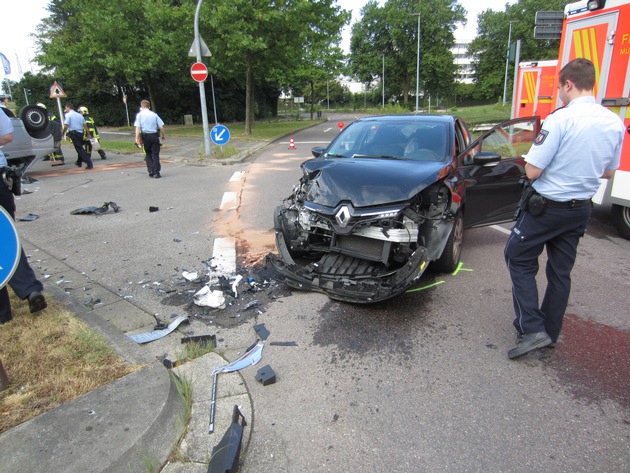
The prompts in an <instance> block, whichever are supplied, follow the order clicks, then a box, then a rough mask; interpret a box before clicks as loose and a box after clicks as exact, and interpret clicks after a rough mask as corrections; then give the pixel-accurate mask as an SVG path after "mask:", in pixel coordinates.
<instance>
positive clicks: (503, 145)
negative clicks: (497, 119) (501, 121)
mask: <svg viewBox="0 0 630 473" xmlns="http://www.w3.org/2000/svg"><path fill="white" fill-rule="evenodd" d="M535 128H536V122H535V121H534V120H532V121H521V122H517V123H512V124H507V125H503V126H499V127H496V128H494V129H493V130H492V131H491V132H489V133H488V134H486V135H485V136H484V137H483V138H482V140H481V141H480V142H479V143H478V144H477V145H476V146H475V147H474V148H473V149H472V150H471V153H469V154H468V155H467V156H465V157H464V159H463V164H465V165H467V164H472V160H473V156H475V155H476V154H477V153H480V152H491V153H497V154H498V155H500V156H501V159H502V160H505V159H513V158H520V157H522V156H523V155H524V154H526V153H527V152H528V151H529V148H530V147H531V145H532V143H533V141H534V138H535Z"/></svg>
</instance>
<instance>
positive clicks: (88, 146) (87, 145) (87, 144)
mask: <svg viewBox="0 0 630 473" xmlns="http://www.w3.org/2000/svg"><path fill="white" fill-rule="evenodd" d="M78 110H79V113H80V114H81V115H83V118H84V119H85V125H86V126H87V129H88V130H89V133H90V135H91V136H92V138H95V139H96V140H97V141H98V140H99V139H100V138H101V137H100V136H99V135H98V130H97V129H96V124H95V123H94V118H92V117H91V116H90V112H89V111H88V109H87V107H85V106H81V107H79V108H78ZM83 148H84V149H85V152H86V153H87V154H88V156H89V157H90V159H91V158H92V141H91V140H90V138H89V137H88V134H87V133H84V134H83ZM96 151H97V152H98V154H99V156H100V157H101V159H107V155H106V154H105V151H103V149H102V148H101V147H100V144H99V146H98V149H97V150H96Z"/></svg>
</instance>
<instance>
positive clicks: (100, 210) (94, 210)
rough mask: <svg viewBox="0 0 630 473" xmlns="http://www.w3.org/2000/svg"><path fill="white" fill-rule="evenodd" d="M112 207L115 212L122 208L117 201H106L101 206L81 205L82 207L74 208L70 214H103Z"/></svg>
mask: <svg viewBox="0 0 630 473" xmlns="http://www.w3.org/2000/svg"><path fill="white" fill-rule="evenodd" d="M110 208H111V209H112V210H113V211H114V213H116V212H118V211H119V210H120V207H118V205H116V202H105V203H104V204H103V205H102V206H100V207H81V208H80V209H76V210H73V211H72V212H70V215H102V214H105V213H107V212H108V211H109V209H110Z"/></svg>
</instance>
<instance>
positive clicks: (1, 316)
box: [0, 112, 47, 324]
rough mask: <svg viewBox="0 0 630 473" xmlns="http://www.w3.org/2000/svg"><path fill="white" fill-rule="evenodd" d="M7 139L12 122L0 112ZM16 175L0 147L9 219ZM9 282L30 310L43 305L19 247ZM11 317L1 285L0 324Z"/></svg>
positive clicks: (0, 198)
mask: <svg viewBox="0 0 630 473" xmlns="http://www.w3.org/2000/svg"><path fill="white" fill-rule="evenodd" d="M11 141H13V125H12V124H11V120H10V119H9V117H7V115H5V114H4V113H2V112H0V146H3V145H5V144H7V143H10V142H11ZM19 179H20V176H18V175H17V173H15V172H14V171H13V170H12V169H10V168H9V167H8V165H7V159H6V157H5V156H4V154H3V153H2V149H1V148H0V205H1V206H2V207H3V208H4V209H5V210H6V211H7V212H8V213H9V215H11V218H13V220H15V199H14V198H13V192H14V191H15V189H16V188H17V187H19V185H16V183H15V180H19ZM9 285H10V286H11V288H12V289H13V291H14V292H15V293H16V294H17V296H18V297H19V298H20V299H22V300H24V299H28V305H29V308H30V311H31V313H35V312H39V311H40V310H43V309H45V308H46V307H47V304H46V298H45V297H44V294H42V291H43V289H44V286H43V284H42V283H41V282H40V281H39V280H38V279H37V277H36V276H35V273H34V272H33V269H32V268H31V266H30V265H29V264H28V260H27V259H26V255H25V254H24V250H21V254H20V261H19V263H18V266H17V268H16V270H15V272H14V273H13V276H12V277H11V279H10V280H9ZM12 318H13V316H12V314H11V299H10V298H9V291H8V290H7V288H6V286H5V287H3V288H1V289H0V324H4V323H6V322H9V321H10V320H11V319H12Z"/></svg>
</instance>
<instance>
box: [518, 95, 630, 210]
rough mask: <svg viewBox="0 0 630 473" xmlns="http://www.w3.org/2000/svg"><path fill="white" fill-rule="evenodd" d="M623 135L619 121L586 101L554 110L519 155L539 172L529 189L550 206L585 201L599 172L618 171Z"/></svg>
mask: <svg viewBox="0 0 630 473" xmlns="http://www.w3.org/2000/svg"><path fill="white" fill-rule="evenodd" d="M624 131H625V130H624V126H623V122H622V121H621V119H620V118H619V117H618V116H617V115H615V114H614V113H613V112H611V111H610V110H608V109H607V108H605V107H603V106H601V105H599V104H597V103H596V102H595V97H592V96H590V97H578V98H576V99H574V100H572V101H571V102H570V103H569V105H567V106H566V107H563V108H560V109H558V110H556V111H555V112H553V113H552V114H551V115H549V116H548V117H547V119H546V120H545V122H544V123H543V126H542V129H541V131H540V133H539V135H538V137H537V138H536V141H535V142H534V144H533V146H532V147H531V149H530V150H529V153H527V155H526V156H525V161H526V162H528V163H529V164H532V165H533V166H536V167H537V168H540V169H542V170H543V172H542V174H541V175H540V177H539V178H538V179H536V181H535V182H534V184H533V186H534V188H535V189H536V190H537V191H538V193H539V194H541V195H542V196H544V197H546V198H548V199H551V200H555V201H561V202H567V201H569V200H573V199H575V200H586V199H590V198H591V197H593V195H595V192H597V189H598V188H599V185H600V179H599V178H600V177H601V176H602V175H603V174H604V171H607V170H615V169H617V168H618V167H619V161H620V159H621V144H622V140H623V134H624Z"/></svg>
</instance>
